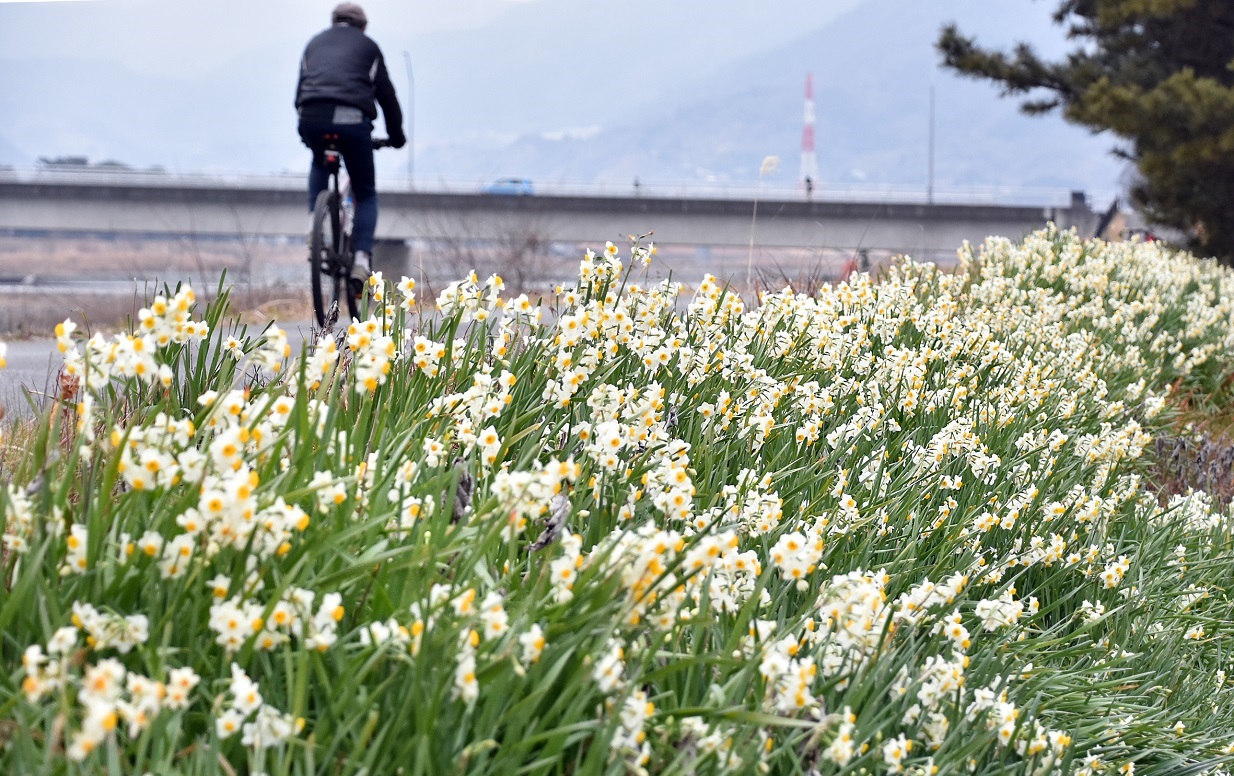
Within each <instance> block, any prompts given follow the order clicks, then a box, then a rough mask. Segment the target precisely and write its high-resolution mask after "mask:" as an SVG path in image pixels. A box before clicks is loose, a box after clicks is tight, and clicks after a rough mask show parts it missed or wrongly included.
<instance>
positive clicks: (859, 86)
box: [417, 0, 1122, 190]
mask: <svg viewBox="0 0 1234 776" xmlns="http://www.w3.org/2000/svg"><path fill="white" fill-rule="evenodd" d="M1048 11H1049V9H1045V8H1043V7H1042V4H1039V3H1038V4H1035V5H1034V4H1032V3H1028V2H1004V3H997V4H995V3H988V2H985V1H984V0H931V2H930V3H916V2H905V1H904V0H867V2H864V3H862V4H861V5H860V6H858V7H857V8H855V9H854V10H852V11H851V12H849V13H847V14H845V15H843V16H842V17H841V18H838V19H836V20H835V21H834V22H832V23H830V24H827V25H824V26H822V27H820V28H818V29H816V30H811V31H809V32H807V33H805V34H804V35H802V36H801V37H799V38H798V39H796V40H794V41H792V42H789V43H787V44H784V45H780V46H776V47H773V48H770V49H768V50H765V51H761V52H758V53H755V54H751V55H749V56H746V57H743V58H741V59H740V60H738V61H736V62H733V63H730V64H727V65H725V66H723V67H721V68H719V69H718V71H717V72H716V73H715V74H713V75H712V76H710V77H706V78H700V79H697V80H696V81H694V82H693V83H691V84H688V85H686V86H685V87H684V88H676V89H666V90H665V91H664V93H663V96H662V97H661V98H660V102H659V103H658V104H657V105H656V106H654V107H653V108H652V109H651V110H644V111H641V112H638V113H634V112H631V113H627V114H626V115H624V116H622V117H621V119H620V121H621V125H620V126H618V127H613V128H606V129H603V130H599V131H596V132H595V133H594V134H592V135H590V136H587V137H585V138H577V137H575V138H571V137H564V138H549V137H545V136H543V135H540V136H533V135H528V136H524V137H522V138H520V139H519V140H517V141H515V142H514V143H512V144H511V145H510V146H508V147H506V148H502V149H498V150H495V151H492V152H490V153H477V151H476V149H475V148H474V147H473V146H471V145H469V144H466V143H452V144H442V145H434V146H431V147H430V148H427V149H425V150H424V151H422V152H421V154H420V156H421V158H420V161H419V162H418V172H417V175H418V176H421V173H422V174H423V175H422V177H428V178H430V179H431V178H432V177H433V176H434V175H439V176H447V175H448V172H447V171H454V172H455V173H459V172H462V171H465V170H466V171H469V172H471V174H472V175H473V176H475V177H479V178H484V177H492V176H498V175H515V174H527V175H530V174H535V175H537V176H540V177H542V178H547V179H550V180H556V179H567V180H604V181H614V182H618V183H626V184H628V182H629V181H631V180H632V179H633V177H634V176H638V177H640V178H641V180H642V181H644V182H653V181H663V182H672V181H680V180H695V181H698V180H713V181H721V182H723V181H752V180H755V179H757V178H758V171H759V166H760V163H761V162H762V160H763V158H764V157H765V156H768V155H775V156H779V157H780V158H781V160H782V165H781V170H780V172H779V173H778V174H777V176H775V180H778V181H780V182H786V181H790V180H793V179H795V177H796V175H797V172H798V167H799V163H800V148H801V128H802V119H801V116H802V104H803V87H804V79H805V74H806V72H812V73H813V74H814V81H815V103H816V113H817V119H816V144H817V149H818V160H819V168H820V179H821V180H820V183H821V184H823V185H826V184H828V183H841V184H859V183H863V182H865V183H875V182H883V183H904V184H920V185H923V186H924V184H925V183H926V180H927V170H928V128H929V94H930V85H931V82H933V83H934V86H935V101H936V122H935V135H936V141H935V182H936V185H937V186H939V187H946V186H971V185H999V184H1003V185H1006V184H1013V185H1019V186H1049V187H1060V188H1069V187H1074V188H1088V189H1090V190H1091V189H1094V188H1096V189H1112V188H1114V187H1115V185H1116V180H1117V178H1118V175H1119V173H1120V171H1121V169H1122V163H1121V162H1119V161H1118V160H1116V159H1114V158H1113V157H1112V156H1110V154H1109V153H1108V150H1109V148H1110V146H1111V145H1112V141H1111V140H1110V139H1109V138H1107V137H1094V136H1092V135H1091V134H1090V133H1089V132H1087V131H1086V130H1084V129H1082V128H1078V127H1074V126H1071V125H1068V124H1066V123H1065V122H1063V121H1062V120H1061V119H1060V118H1058V117H1057V116H1050V117H1028V116H1024V115H1022V114H1021V113H1019V111H1018V106H1017V103H1016V101H1014V100H1008V99H1003V98H1000V97H999V96H998V94H997V90H996V89H994V88H992V87H991V86H988V85H986V84H983V83H977V82H972V81H967V80H962V79H959V78H957V77H955V76H953V75H951V74H949V73H947V72H943V71H938V70H937V68H936V67H935V63H936V62H937V54H936V53H935V52H934V49H933V42H934V40H935V38H936V37H937V34H938V30H939V28H940V27H941V25H942V24H943V23H944V22H945V21H949V20H959V22H960V23H961V25H962V28H963V29H965V30H967V31H970V32H972V33H973V34H977V35H978V36H979V37H980V38H981V39H982V40H983V41H984V40H990V41H993V42H995V43H1008V44H1009V43H1011V42H1013V40H1016V39H1026V40H1030V41H1040V42H1042V43H1043V44H1044V45H1043V48H1044V49H1045V50H1046V51H1047V52H1051V51H1053V52H1056V51H1057V50H1058V49H1060V48H1061V46H1062V44H1063V40H1062V34H1061V32H1060V31H1058V30H1057V29H1055V28H1054V27H1053V26H1052V25H1051V24H1050V22H1049V18H1048ZM1008 31H1014V33H1012V34H1009V33H1008ZM580 124H584V125H585V124H586V122H580Z"/></svg>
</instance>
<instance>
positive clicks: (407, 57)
mask: <svg viewBox="0 0 1234 776" xmlns="http://www.w3.org/2000/svg"><path fill="white" fill-rule="evenodd" d="M403 62H404V63H406V65H407V95H408V96H407V188H409V189H410V188H414V187H415V179H416V79H415V77H414V76H413V75H412V72H411V54H408V53H407V51H406V50H404V51H403Z"/></svg>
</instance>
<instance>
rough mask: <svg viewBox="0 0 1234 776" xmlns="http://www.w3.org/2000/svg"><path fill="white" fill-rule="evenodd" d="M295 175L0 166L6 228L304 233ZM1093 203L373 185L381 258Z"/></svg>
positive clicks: (1086, 217) (740, 237)
mask: <svg viewBox="0 0 1234 776" xmlns="http://www.w3.org/2000/svg"><path fill="white" fill-rule="evenodd" d="M302 186H303V183H302V179H301V178H285V179H284V178H279V179H270V178H266V179H254V178H245V179H237V180H235V181H234V182H229V181H219V180H217V179H205V178H203V179H196V180H195V179H186V178H179V177H175V176H157V175H149V174H147V175H132V174H111V175H99V174H96V173H76V174H70V175H62V174H58V173H57V174H37V175H34V176H26V177H21V176H17V175H13V174H10V175H8V176H7V177H4V175H3V173H0V231H9V232H17V233H56V234H63V233H69V234H73V233H77V234H80V233H94V234H134V235H136V234H141V235H180V236H182V235H194V236H198V237H206V236H215V237H220V238H223V237H233V238H245V239H250V238H256V237H277V236H302V235H303V234H304V233H305V231H306V228H307V216H306V208H305V195H304V193H303V189H302V188H301V187H302ZM1097 220H1098V216H1097V215H1096V214H1095V213H1094V212H1093V211H1092V210H1091V208H1090V207H1089V205H1088V203H1087V201H1086V199H1085V197H1084V195H1083V194H1082V193H1081V192H1073V193H1072V194H1071V198H1070V202H1069V203H1068V204H1066V205H1063V206H1058V205H1054V206H1050V205H1041V206H1030V205H1002V204H975V205H974V204H952V203H947V204H937V203H936V204H929V203H922V202H888V201H882V202H879V201H836V200H832V199H826V200H822V201H806V200H805V198H804V197H803V196H801V195H797V196H796V197H795V198H793V199H788V198H787V193H786V192H783V191H781V192H772V193H766V194H765V195H764V196H762V197H759V198H757V199H756V198H755V197H753V196H738V197H731V198H724V197H704V198H695V197H684V196H667V195H657V194H655V193H654V192H652V191H650V190H648V191H645V192H643V194H642V195H641V196H633V195H630V194H627V195H623V196H614V195H590V196H588V195H580V194H560V193H559V194H550V195H540V194H537V195H536V196H509V195H497V194H484V193H463V192H442V191H436V192H434V191H408V190H402V191H398V190H394V191H385V190H383V191H382V192H381V217H380V220H379V223H378V229H377V236H378V239H379V241H380V244H379V251H378V252H379V254H381V255H380V256H379V261H380V262H381V264H384V265H385V266H386V267H388V268H390V269H396V270H397V269H398V268H400V265H402V266H405V264H406V261H407V255H408V248H407V246H408V244H409V243H413V242H415V243H419V244H421V245H424V244H428V245H432V244H442V243H447V244H455V245H457V244H459V243H473V242H474V243H482V242H490V243H492V242H494V241H496V242H501V241H503V240H515V241H517V240H529V239H534V240H535V241H536V242H537V244H541V245H551V244H553V243H573V244H588V245H600V244H603V242H604V241H605V240H612V241H613V242H616V243H618V244H619V245H620V244H623V243H624V242H625V241H626V239H627V236H628V235H632V234H634V235H639V234H646V233H652V232H653V233H654V235H653V237H652V238H651V239H654V241H655V242H657V243H658V244H662V245H684V246H694V247H696V248H697V249H700V250H708V249H711V248H734V249H736V248H746V247H747V246H749V245H750V242H751V236H752V235H753V243H754V245H755V247H757V248H758V249H760V250H761V249H768V248H783V249H804V250H819V251H822V250H829V251H840V252H843V253H847V254H848V255H852V254H853V253H855V252H857V251H859V250H865V251H868V252H870V253H871V254H872V255H876V256H877V255H880V254H894V253H909V254H912V255H913V256H915V257H918V258H922V259H938V258H944V259H949V258H951V257H954V255H955V250H956V248H957V247H959V245H960V244H961V243H962V242H963V241H964V240H969V241H971V242H974V243H976V242H980V241H981V240H983V239H984V238H985V237H987V236H989V235H993V234H997V235H1004V236H1008V237H1018V236H1020V235H1022V234H1024V233H1025V232H1027V231H1029V230H1032V229H1036V228H1038V227H1040V226H1042V225H1043V224H1045V223H1046V222H1047V221H1054V222H1055V223H1057V224H1058V225H1059V226H1060V227H1064V228H1066V227H1070V226H1076V227H1078V228H1079V229H1080V231H1081V233H1084V234H1090V233H1091V232H1092V229H1093V227H1094V226H1095V224H1096V222H1097Z"/></svg>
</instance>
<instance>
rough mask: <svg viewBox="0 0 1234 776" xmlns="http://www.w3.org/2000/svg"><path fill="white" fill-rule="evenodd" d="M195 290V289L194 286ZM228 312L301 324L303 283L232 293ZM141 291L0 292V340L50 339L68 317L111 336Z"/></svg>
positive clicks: (306, 306)
mask: <svg viewBox="0 0 1234 776" xmlns="http://www.w3.org/2000/svg"><path fill="white" fill-rule="evenodd" d="M194 290H197V289H196V287H195V289H194ZM230 293H231V309H232V310H233V311H234V312H236V313H238V314H239V315H241V316H242V318H243V320H244V321H245V322H246V323H265V322H266V321H268V320H270V319H271V318H275V319H277V320H281V321H293V320H295V321H301V320H308V319H309V318H312V317H313V308H312V302H311V301H310V300H309V293H308V284H307V283H305V286H304V287H303V288H299V287H288V286H271V287H256V288H240V287H234V288H232V289H231V292H230ZM213 295H214V289H205V292H204V293H203V292H201V291H199V293H198V299H200V300H202V301H203V302H206V301H209V299H211V298H212V297H213ZM147 299H148V297H147V294H146V292H145V291H144V290H138V289H133V290H131V291H127V292H123V293H96V294H88V295H87V294H77V295H70V294H64V293H61V292H57V291H54V290H49V291H39V292H33V293H8V294H5V293H4V292H3V291H2V290H0V337H3V338H4V339H8V340H15V339H27V338H39V337H49V336H51V332H52V330H53V329H54V328H55V326H56V324H57V323H60V322H61V321H63V320H64V319H66V318H68V319H71V320H72V321H73V322H74V323H76V324H77V325H78V326H80V327H81V328H82V330H84V331H90V332H95V331H102V332H104V333H111V332H115V331H119V330H120V329H122V328H124V326H125V323H126V322H127V321H128V320H130V319H135V318H136V317H137V312H138V310H140V309H141V308H142V307H143V306H145V304H146V302H147Z"/></svg>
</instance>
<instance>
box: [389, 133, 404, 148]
mask: <svg viewBox="0 0 1234 776" xmlns="http://www.w3.org/2000/svg"><path fill="white" fill-rule="evenodd" d="M405 145H407V138H406V137H405V136H404V135H403V133H402V132H401V131H399V132H391V133H390V147H391V148H402V147H403V146H405Z"/></svg>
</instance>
